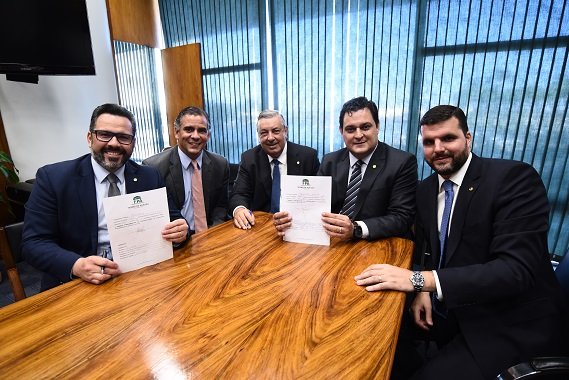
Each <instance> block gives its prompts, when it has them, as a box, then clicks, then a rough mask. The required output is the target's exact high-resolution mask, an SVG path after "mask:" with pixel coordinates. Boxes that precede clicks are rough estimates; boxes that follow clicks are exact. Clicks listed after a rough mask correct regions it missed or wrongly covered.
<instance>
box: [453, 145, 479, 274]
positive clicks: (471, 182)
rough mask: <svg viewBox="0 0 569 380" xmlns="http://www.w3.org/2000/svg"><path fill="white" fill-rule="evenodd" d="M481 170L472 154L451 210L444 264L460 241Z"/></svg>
mask: <svg viewBox="0 0 569 380" xmlns="http://www.w3.org/2000/svg"><path fill="white" fill-rule="evenodd" d="M481 172H482V166H481V161H480V160H479V159H478V157H476V156H475V155H472V160H471V161H470V166H469V167H468V170H467V171H466V175H465V176H464V180H463V181H462V185H461V186H460V190H459V192H458V195H457V198H456V202H455V205H454V210H453V212H452V220H451V225H450V234H449V237H448V241H447V250H446V257H445V264H446V263H448V262H449V260H450V258H451V257H452V256H453V255H454V253H455V252H456V249H457V247H458V243H459V242H460V240H461V239H460V237H461V236H462V230H463V227H464V222H465V220H466V216H467V213H468V208H469V206H470V202H471V201H472V198H473V197H474V194H475V193H476V190H477V189H478V184H479V182H480V176H481V174H482V173H481Z"/></svg>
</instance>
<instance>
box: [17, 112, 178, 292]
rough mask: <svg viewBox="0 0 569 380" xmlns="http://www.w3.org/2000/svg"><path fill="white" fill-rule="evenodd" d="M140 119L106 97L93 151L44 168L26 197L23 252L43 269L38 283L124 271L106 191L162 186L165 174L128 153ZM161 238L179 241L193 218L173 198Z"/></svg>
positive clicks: (97, 115) (93, 130) (94, 120)
mask: <svg viewBox="0 0 569 380" xmlns="http://www.w3.org/2000/svg"><path fill="white" fill-rule="evenodd" d="M135 135H136V122H135V120H134V116H133V115H132V113H130V111H128V110H127V109H125V108H123V107H121V106H119V105H116V104H103V105H101V106H99V107H97V108H95V110H94V111H93V114H92V116H91V124H90V126H89V131H88V132H87V143H88V145H89V147H90V149H91V154H87V155H85V156H82V157H79V158H77V159H75V160H70V161H63V162H59V163H56V164H52V165H47V166H44V167H42V168H40V169H39V170H38V172H37V175H36V181H35V183H34V187H33V190H32V193H31V195H30V198H29V200H28V202H27V203H26V214H25V218H24V230H23V235H22V253H23V255H24V258H25V259H26V261H28V263H30V264H31V265H33V266H34V267H36V268H37V269H39V270H41V271H43V272H44V275H43V277H42V281H41V290H46V289H49V288H52V287H54V286H57V285H59V284H61V283H63V282H67V281H70V280H72V279H73V278H81V279H83V280H84V281H87V282H90V283H93V284H101V283H103V282H105V281H107V280H109V279H110V278H112V277H115V276H117V275H119V274H120V273H121V271H120V268H119V266H118V264H116V263H115V262H113V261H112V253H111V251H110V240H109V234H108V230H107V222H106V218H105V213H104V210H103V201H102V200H103V198H105V197H107V196H114V195H119V194H125V193H134V192H139V191H146V190H153V189H158V188H161V187H164V181H163V180H162V177H161V176H160V173H159V172H158V171H157V170H156V169H154V168H151V167H146V166H140V165H138V164H136V163H135V162H134V161H131V160H129V158H130V156H131V154H132V151H133V149H134V144H135V140H136V139H135ZM169 206H170V219H171V220H172V221H171V222H169V223H168V224H166V226H165V227H164V229H163V230H162V237H163V238H164V239H166V240H168V241H170V242H172V243H173V244H174V245H176V246H177V245H180V244H181V243H183V242H185V241H186V239H187V237H188V225H187V223H186V221H185V220H184V218H182V215H181V214H180V211H179V210H177V209H176V208H175V207H174V206H173V203H172V202H170V200H169Z"/></svg>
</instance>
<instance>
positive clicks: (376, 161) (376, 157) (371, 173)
mask: <svg viewBox="0 0 569 380" xmlns="http://www.w3.org/2000/svg"><path fill="white" fill-rule="evenodd" d="M386 159H387V157H386V150H385V146H384V145H383V144H382V143H378V145H377V148H376V150H375V152H373V155H372V156H371V158H370V159H369V162H368V165H367V168H366V171H365V174H364V177H363V178H362V183H361V184H360V192H359V193H358V198H357V200H356V211H355V214H354V215H357V214H358V213H359V212H360V209H361V208H362V205H363V203H364V199H365V197H366V196H367V194H368V193H369V190H370V189H371V187H372V185H373V183H374V182H375V179H376V178H377V176H378V175H379V173H381V172H382V171H383V170H385V162H386ZM348 162H349V161H348ZM346 182H347V180H346ZM346 187H347V186H346Z"/></svg>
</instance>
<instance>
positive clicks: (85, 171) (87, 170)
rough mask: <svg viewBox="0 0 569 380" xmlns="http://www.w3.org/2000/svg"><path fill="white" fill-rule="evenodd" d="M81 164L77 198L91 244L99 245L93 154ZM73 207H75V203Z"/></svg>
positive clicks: (93, 245)
mask: <svg viewBox="0 0 569 380" xmlns="http://www.w3.org/2000/svg"><path fill="white" fill-rule="evenodd" d="M84 157H85V159H83V160H82V162H81V163H80V164H79V171H78V174H79V178H78V181H79V186H77V199H79V202H80V203H81V205H80V206H81V208H82V209H83V211H84V213H85V224H86V225H87V229H88V231H89V238H90V239H91V246H92V247H97V241H98V239H99V237H98V224H99V215H98V212H97V191H96V190H95V173H93V166H92V165H91V155H87V156H84ZM71 207H74V206H73V205H72V206H71Z"/></svg>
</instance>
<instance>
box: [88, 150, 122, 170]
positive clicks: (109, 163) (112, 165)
mask: <svg viewBox="0 0 569 380" xmlns="http://www.w3.org/2000/svg"><path fill="white" fill-rule="evenodd" d="M91 152H92V155H93V158H94V159H95V161H96V162H97V163H98V164H99V165H101V166H102V167H103V168H105V169H107V170H108V171H109V172H111V173H114V172H115V171H117V170H118V169H119V168H120V167H121V166H123V165H124V163H125V162H126V161H127V160H128V159H129V158H130V155H129V154H127V152H126V151H125V150H124V149H122V148H118V149H117V148H104V149H101V150H99V151H94V150H91ZM108 152H116V153H120V154H121V156H118V157H107V158H105V153H108Z"/></svg>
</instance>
